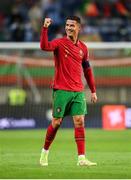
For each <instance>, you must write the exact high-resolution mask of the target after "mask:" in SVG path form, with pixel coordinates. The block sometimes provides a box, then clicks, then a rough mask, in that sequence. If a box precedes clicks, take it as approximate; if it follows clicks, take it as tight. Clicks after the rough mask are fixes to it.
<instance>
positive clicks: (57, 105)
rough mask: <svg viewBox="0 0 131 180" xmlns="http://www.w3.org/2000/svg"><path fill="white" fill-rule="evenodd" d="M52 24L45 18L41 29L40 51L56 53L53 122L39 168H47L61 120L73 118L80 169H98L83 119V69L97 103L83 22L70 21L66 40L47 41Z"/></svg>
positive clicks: (73, 19) (84, 111) (93, 99)
mask: <svg viewBox="0 0 131 180" xmlns="http://www.w3.org/2000/svg"><path fill="white" fill-rule="evenodd" d="M51 23H52V20H51V19H50V18H45V20H44V25H43V27H42V32H41V39H40V47H41V49H42V50H44V51H53V52H54V61H55V77H54V84H53V118H52V122H51V124H50V125H49V127H48V129H47V132H46V137H45V142H44V145H43V148H42V151H41V157H40V164H41V165H42V166H47V165H48V154H49V147H50V145H51V143H52V142H53V140H54V138H55V135H56V133H57V130H58V128H59V127H60V125H61V123H62V119H63V118H64V117H65V116H66V115H71V116H72V118H73V122H74V138H75V142H76V145H77V150H78V161H77V165H80V166H93V165H97V164H96V163H94V162H91V161H89V160H88V159H86V157H85V128H84V116H85V114H86V113H87V110H86V99H85V94H84V92H83V91H84V86H83V83H82V80H81V75H82V69H83V72H84V76H85V79H86V81H87V84H88V86H89V88H90V90H91V101H92V102H93V103H95V102H96V101H97V95H96V88H95V83H94V76H93V73H92V69H91V66H90V63H89V59H88V50H87V47H86V46H85V44H84V43H83V42H81V41H80V40H79V39H78V35H79V32H80V28H81V22H80V18H79V17H77V16H71V17H67V19H66V24H65V32H66V36H64V37H62V38H59V39H55V40H52V41H48V28H49V26H50V25H51Z"/></svg>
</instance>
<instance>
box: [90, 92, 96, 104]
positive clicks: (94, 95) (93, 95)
mask: <svg viewBox="0 0 131 180" xmlns="http://www.w3.org/2000/svg"><path fill="white" fill-rule="evenodd" d="M91 102H92V103H96V102H97V95H96V93H91Z"/></svg>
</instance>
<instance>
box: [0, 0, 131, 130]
mask: <svg viewBox="0 0 131 180" xmlns="http://www.w3.org/2000/svg"><path fill="white" fill-rule="evenodd" d="M0 4H1V5H0V129H15V128H16V129H19V128H46V127H47V126H48V124H49V123H50V120H51V107H52V105H51V102H52V90H51V88H50V85H51V82H52V80H53V74H54V68H53V55H52V53H49V52H43V51H41V50H40V48H39V39H40V30H41V26H42V23H43V19H44V17H46V16H48V17H51V18H52V19H53V25H52V26H51V28H50V29H49V39H50V40H51V39H53V38H56V37H61V36H62V35H63V34H64V28H63V27H64V23H65V18H66V16H67V15H78V16H80V17H81V19H82V31H81V35H80V39H81V40H83V41H84V42H85V43H86V44H87V46H88V47H89V51H90V62H91V64H92V67H93V71H94V74H95V79H96V86H97V94H98V103H97V104H95V105H92V104H91V103H90V91H89V89H88V87H87V86H86V89H85V92H86V95H87V104H88V109H89V114H88V116H86V119H87V120H86V127H89V128H90V127H91V128H105V129H125V128H131V42H130V41H131V0H107V1H104V0H66V1H65V0H40V1H38V0H30V1H26V0H12V1H11V3H10V1H9V0H4V1H1V3H0ZM109 121H110V122H109ZM62 127H66V128H68V127H73V124H72V121H71V120H70V117H66V120H64V121H63V125H62Z"/></svg>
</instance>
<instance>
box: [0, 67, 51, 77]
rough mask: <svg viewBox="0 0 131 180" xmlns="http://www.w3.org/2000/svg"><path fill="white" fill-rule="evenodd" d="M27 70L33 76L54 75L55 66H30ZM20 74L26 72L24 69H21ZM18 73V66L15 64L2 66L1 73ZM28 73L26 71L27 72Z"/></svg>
mask: <svg viewBox="0 0 131 180" xmlns="http://www.w3.org/2000/svg"><path fill="white" fill-rule="evenodd" d="M26 71H28V73H29V74H30V75H31V76H33V77H39V76H51V77H52V76H53V75H54V68H53V67H52V68H43V67H40V68H39V67H32V68H31V67H30V68H26ZM19 72H20V74H24V69H20V70H19ZM16 73H17V69H16V66H14V65H5V66H2V67H0V75H15V74H16ZM25 74H26V73H25Z"/></svg>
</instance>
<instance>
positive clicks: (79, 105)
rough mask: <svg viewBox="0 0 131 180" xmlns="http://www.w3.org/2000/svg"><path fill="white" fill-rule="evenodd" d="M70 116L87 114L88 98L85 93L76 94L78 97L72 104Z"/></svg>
mask: <svg viewBox="0 0 131 180" xmlns="http://www.w3.org/2000/svg"><path fill="white" fill-rule="evenodd" d="M70 114H71V115H72V116H75V115H85V114H87V106H86V98H85V94H84V92H76V96H75V98H74V100H73V102H72V106H71V112H70Z"/></svg>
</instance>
